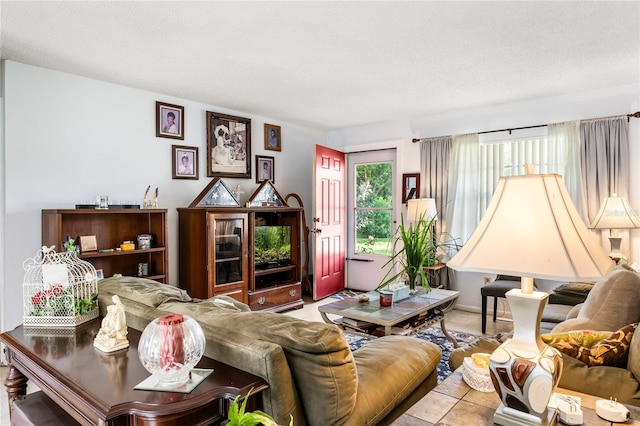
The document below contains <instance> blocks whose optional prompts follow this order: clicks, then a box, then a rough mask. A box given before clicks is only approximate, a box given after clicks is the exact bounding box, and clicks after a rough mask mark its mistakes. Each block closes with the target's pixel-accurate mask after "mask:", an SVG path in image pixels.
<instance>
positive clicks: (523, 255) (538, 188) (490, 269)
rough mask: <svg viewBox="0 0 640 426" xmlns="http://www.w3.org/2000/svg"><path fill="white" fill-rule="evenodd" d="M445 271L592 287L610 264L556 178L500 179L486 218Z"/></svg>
mask: <svg viewBox="0 0 640 426" xmlns="http://www.w3.org/2000/svg"><path fill="white" fill-rule="evenodd" d="M447 266H448V267H450V268H452V269H455V270H458V271H474V272H485V273H494V274H507V275H516V276H524V277H536V278H543V279H550V280H577V279H579V280H587V281H595V280H597V279H599V278H601V277H602V276H603V275H605V274H606V273H607V272H609V270H611V268H613V266H614V263H613V261H612V260H611V259H610V258H609V257H608V255H607V253H606V252H605V251H604V249H603V248H602V247H600V245H599V244H598V243H597V242H596V240H595V239H594V238H593V237H592V236H591V234H590V232H589V230H588V229H587V227H586V225H585V224H584V222H583V221H582V219H581V218H580V215H579V214H578V212H577V211H576V208H575V207H574V205H573V202H572V201H571V198H570V197H569V194H568V192H567V189H566V187H565V185H564V182H563V181H562V177H561V176H560V175H557V174H545V175H526V176H510V177H502V178H500V180H499V182H498V186H497V188H496V191H495V193H494V195H493V198H492V199H491V203H490V204H489V207H488V208H487V211H486V213H485V215H484V216H483V217H482V220H481V221H480V223H479V225H478V227H477V228H476V229H475V231H474V232H473V234H472V235H471V237H470V238H469V240H468V241H467V242H466V243H465V244H464V246H463V247H462V249H461V250H460V251H459V252H458V253H457V254H456V255H455V256H454V257H453V258H452V259H451V260H450V261H449V262H447Z"/></svg>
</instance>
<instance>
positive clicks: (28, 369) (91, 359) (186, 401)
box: [0, 319, 268, 426]
mask: <svg viewBox="0 0 640 426" xmlns="http://www.w3.org/2000/svg"><path fill="white" fill-rule="evenodd" d="M100 321H101V319H96V320H93V321H90V322H88V323H86V324H82V325H80V326H78V327H76V328H75V329H63V330H60V329H39V330H38V329H34V328H29V329H25V328H24V327H23V326H19V327H17V328H16V329H14V330H12V331H9V332H6V333H2V335H0V340H2V342H3V343H4V344H5V345H6V346H7V360H8V363H9V371H8V374H7V377H6V380H5V386H6V389H7V394H8V397H9V400H11V398H13V397H17V396H21V395H24V394H25V393H26V389H27V381H28V380H32V381H33V382H34V383H35V384H36V385H37V386H38V387H39V388H40V389H41V390H42V391H43V392H44V393H45V394H47V395H48V396H49V397H50V398H51V399H52V400H53V401H55V403H56V404H58V405H59V406H61V407H62V408H63V409H64V410H65V411H66V412H68V413H69V414H70V415H71V416H72V417H73V418H75V419H76V420H77V421H78V422H80V423H81V424H83V425H133V424H135V425H140V426H147V425H154V426H160V425H164V426H166V425H177V424H181V425H187V424H207V425H208V424H213V425H217V424H220V423H221V422H222V421H223V420H225V419H226V418H227V412H228V409H229V405H230V402H231V401H233V399H234V398H235V397H236V396H237V395H246V394H247V393H248V392H249V390H250V389H252V388H253V391H252V392H251V395H250V397H249V403H248V407H250V409H255V408H259V403H258V401H259V398H257V396H258V394H259V393H260V392H261V391H263V390H264V389H266V388H267V387H268V385H267V383H266V382H265V381H264V380H262V379H261V378H259V377H257V376H254V375H252V374H249V373H246V372H244V371H241V370H238V369H237V368H233V367H230V366H228V365H226V364H223V363H221V362H217V361H215V360H212V359H209V358H206V357H203V358H202V359H201V361H200V363H199V364H198V365H197V367H198V368H212V369H213V370H214V371H213V373H211V374H210V375H209V376H208V377H207V378H206V379H205V380H204V381H203V382H202V383H200V384H199V385H198V386H197V387H196V388H195V389H193V390H192V391H191V392H190V393H177V392H160V391H146V390H134V386H136V385H138V384H139V383H140V382H142V381H143V380H144V379H146V378H147V377H149V376H150V374H149V372H148V371H147V370H146V369H145V368H144V367H143V366H142V364H141V363H140V359H139V358H138V351H137V346H138V340H139V338H140V332H138V331H136V330H133V329H132V328H129V335H128V339H129V343H130V346H129V348H127V349H123V350H121V351H117V352H113V353H111V354H105V353H102V352H100V351H99V350H97V349H95V348H94V347H93V340H94V338H95V336H96V334H97V333H98V330H99V329H100Z"/></svg>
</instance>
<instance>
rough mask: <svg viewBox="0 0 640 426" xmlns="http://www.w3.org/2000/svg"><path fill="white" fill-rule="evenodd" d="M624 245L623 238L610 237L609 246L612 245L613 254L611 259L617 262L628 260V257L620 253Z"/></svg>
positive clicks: (610, 255)
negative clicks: (622, 244) (621, 246)
mask: <svg viewBox="0 0 640 426" xmlns="http://www.w3.org/2000/svg"><path fill="white" fill-rule="evenodd" d="M621 243H622V237H619V236H614V235H610V236H609V244H611V252H610V253H609V257H610V258H612V259H616V260H620V259H621V260H627V257H626V256H625V255H624V254H622V253H621V252H620V245H621Z"/></svg>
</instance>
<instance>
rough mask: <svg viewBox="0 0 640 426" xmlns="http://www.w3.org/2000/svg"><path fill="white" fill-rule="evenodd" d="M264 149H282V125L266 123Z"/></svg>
mask: <svg viewBox="0 0 640 426" xmlns="http://www.w3.org/2000/svg"><path fill="white" fill-rule="evenodd" d="M264 149H267V150H269V151H282V139H281V131H280V126H276V125H273V124H267V123H265V124H264Z"/></svg>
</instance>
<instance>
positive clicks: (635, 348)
mask: <svg viewBox="0 0 640 426" xmlns="http://www.w3.org/2000/svg"><path fill="white" fill-rule="evenodd" d="M627 369H628V370H629V371H631V373H632V374H633V375H634V376H635V378H636V380H637V381H638V382H640V332H638V333H633V337H632V338H631V343H630V344H629V359H628V361H627Z"/></svg>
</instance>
